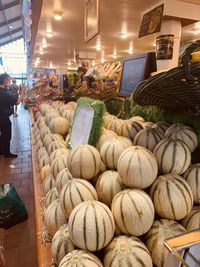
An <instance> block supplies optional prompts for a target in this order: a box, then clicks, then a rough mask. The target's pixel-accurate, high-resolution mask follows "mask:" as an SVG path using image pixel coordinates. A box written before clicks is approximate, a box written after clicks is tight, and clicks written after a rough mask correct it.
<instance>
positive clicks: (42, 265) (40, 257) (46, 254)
mask: <svg viewBox="0 0 200 267" xmlns="http://www.w3.org/2000/svg"><path fill="white" fill-rule="evenodd" d="M30 120H31V125H32V124H33V122H34V119H33V113H32V111H31V110H30ZM31 144H32V166H33V167H32V168H33V186H34V201H35V221H36V242H37V244H36V245H37V261H38V267H50V266H51V262H52V260H51V245H50V243H44V242H42V240H41V232H42V230H43V228H44V221H43V214H42V210H43V206H42V202H41V199H42V198H43V197H44V193H43V190H42V188H41V179H40V172H39V166H38V162H37V154H36V148H35V146H34V142H33V132H32V130H31Z"/></svg>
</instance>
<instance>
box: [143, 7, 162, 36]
mask: <svg viewBox="0 0 200 267" xmlns="http://www.w3.org/2000/svg"><path fill="white" fill-rule="evenodd" d="M163 11H164V4H162V5H160V6H158V7H156V8H154V9H153V10H151V11H149V12H148V13H146V14H144V15H143V18H142V22H141V25H140V31H139V38H141V37H144V36H146V35H149V34H152V33H156V32H160V29H161V24H162V17H163Z"/></svg>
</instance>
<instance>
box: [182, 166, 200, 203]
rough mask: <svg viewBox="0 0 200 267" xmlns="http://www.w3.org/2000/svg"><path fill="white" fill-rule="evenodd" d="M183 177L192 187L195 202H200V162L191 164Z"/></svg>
mask: <svg viewBox="0 0 200 267" xmlns="http://www.w3.org/2000/svg"><path fill="white" fill-rule="evenodd" d="M183 177H184V178H185V180H186V181H187V182H188V184H189V185H190V187H191V189H192V192H193V196H194V203H196V204H200V163H197V164H194V165H191V167H190V168H189V169H188V170H187V171H186V172H185V173H184V174H183Z"/></svg>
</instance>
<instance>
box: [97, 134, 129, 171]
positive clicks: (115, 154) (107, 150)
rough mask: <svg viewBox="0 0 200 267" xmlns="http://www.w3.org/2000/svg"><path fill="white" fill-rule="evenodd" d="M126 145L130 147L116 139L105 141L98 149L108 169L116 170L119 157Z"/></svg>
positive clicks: (127, 145)
mask: <svg viewBox="0 0 200 267" xmlns="http://www.w3.org/2000/svg"><path fill="white" fill-rule="evenodd" d="M128 147H130V145H129V144H128V143H125V142H121V141H120V140H118V139H111V140H108V141H107V142H105V143H104V144H103V145H102V147H101V149H100V156H101V159H102V161H103V163H104V164H105V166H106V167H107V168H108V169H110V170H116V169H117V162H118V160H119V157H120V156H121V154H122V153H123V152H124V151H125V150H126V149H127V148H128Z"/></svg>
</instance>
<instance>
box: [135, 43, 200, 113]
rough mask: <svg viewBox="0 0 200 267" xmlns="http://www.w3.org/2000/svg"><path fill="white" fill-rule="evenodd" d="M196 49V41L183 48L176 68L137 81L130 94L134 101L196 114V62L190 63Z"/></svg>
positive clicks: (199, 96)
mask: <svg viewBox="0 0 200 267" xmlns="http://www.w3.org/2000/svg"><path fill="white" fill-rule="evenodd" d="M198 48H200V40H198V41H196V42H194V43H192V44H191V45H190V46H189V47H188V48H186V50H185V52H184V54H183V56H182V58H181V64H180V66H179V67H177V68H173V69H171V70H169V71H167V72H162V73H160V74H157V75H155V76H153V77H151V78H149V79H148V80H145V81H143V82H141V83H140V84H139V85H138V86H137V88H136V90H135V92H134V94H133V99H134V101H135V102H136V103H137V104H139V105H141V106H158V107H160V108H164V109H171V110H174V111H177V112H181V113H184V114H186V115H189V116H192V117H200V63H194V64H191V63H190V58H191V53H192V52H193V51H195V50H196V49H198Z"/></svg>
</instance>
